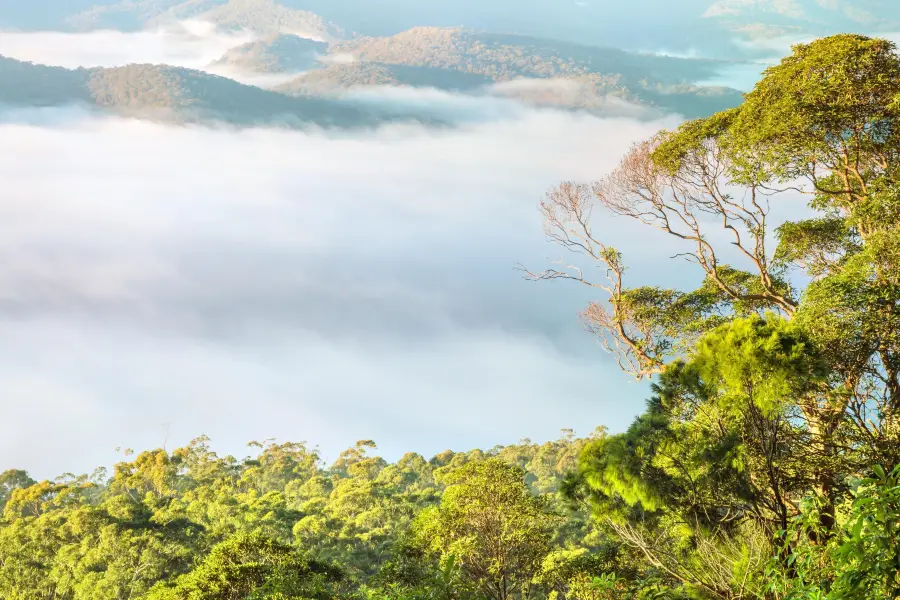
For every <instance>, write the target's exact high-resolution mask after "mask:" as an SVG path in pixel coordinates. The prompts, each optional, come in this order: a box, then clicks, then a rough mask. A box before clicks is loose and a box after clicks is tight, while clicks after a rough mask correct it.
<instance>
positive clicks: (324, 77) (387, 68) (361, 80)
mask: <svg viewBox="0 0 900 600" xmlns="http://www.w3.org/2000/svg"><path fill="white" fill-rule="evenodd" d="M492 82H493V80H492V79H491V78H490V77H487V76H484V75H478V74H476V73H464V72H461V71H457V70H454V69H437V68H431V67H419V66H409V65H391V64H382V63H369V62H366V63H361V62H354V63H351V64H331V65H328V66H327V67H326V68H320V69H315V70H312V71H310V72H308V73H306V74H304V75H303V76H301V77H298V78H297V79H295V80H294V81H291V82H290V83H288V84H285V85H283V86H280V87H279V88H277V90H278V91H282V92H285V93H289V94H293V95H328V94H335V93H340V92H342V91H344V90H348V89H352V88H359V87H367V86H379V85H394V86H397V85H405V86H410V87H431V88H437V89H441V90H446V91H458V92H465V91H472V90H477V89H481V88H484V87H485V86H487V85H490V84H491V83H492Z"/></svg>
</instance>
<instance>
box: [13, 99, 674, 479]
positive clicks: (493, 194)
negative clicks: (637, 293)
mask: <svg viewBox="0 0 900 600" xmlns="http://www.w3.org/2000/svg"><path fill="white" fill-rule="evenodd" d="M488 110H489V109H488ZM673 124H674V122H673V121H671V120H667V121H664V122H650V123H647V122H638V121H633V120H625V119H606V120H602V119H598V118H594V117H589V116H585V115H573V114H567V113H561V112H554V111H539V110H522V112H521V113H520V114H518V115H516V116H515V118H507V119H503V120H498V121H490V120H481V121H479V122H475V123H472V124H469V125H465V126H462V127H459V128H457V129H446V130H428V129H425V128H422V127H411V126H396V127H387V128H383V129H381V130H379V131H376V132H370V133H367V134H353V135H351V134H347V133H345V134H341V135H336V134H325V133H299V132H288V131H280V130H244V131H235V130H230V129H200V128H175V127H172V128H169V127H163V126H159V125H154V124H149V123H144V122H139V121H129V120H119V119H98V118H96V117H92V116H88V115H85V114H83V113H80V112H78V111H75V110H72V111H60V110H53V111H28V112H26V113H18V114H17V115H16V114H13V113H7V114H6V115H5V118H4V122H3V123H2V124H0V146H2V150H0V151H2V152H3V155H4V156H6V157H8V158H7V160H4V161H3V162H2V163H0V178H2V180H3V181H4V194H3V196H2V198H0V253H2V256H3V257H4V260H3V261H0V336H2V337H3V339H4V340H5V344H4V348H3V350H2V351H0V352H2V356H0V379H2V381H3V382H4V400H3V401H4V406H5V414H6V415H7V417H6V418H5V419H4V420H3V423H2V424H0V464H3V465H7V466H18V467H26V468H30V469H32V470H35V471H36V472H37V473H38V474H41V475H52V474H54V473H55V472H58V471H63V470H69V471H75V470H87V469H89V468H90V467H91V466H92V465H94V464H100V463H108V462H110V460H111V450H112V449H113V448H115V447H116V446H131V447H136V448H142V447H155V446H158V445H160V444H161V443H162V442H163V439H164V435H163V432H164V429H165V428H164V426H163V424H164V423H170V424H171V436H170V438H169V445H170V447H171V446H172V445H173V444H177V443H182V442H185V441H187V440H188V439H190V438H191V437H193V436H195V435H199V434H202V433H206V434H209V435H211V436H212V437H213V439H214V440H215V442H216V445H217V447H219V448H220V449H224V450H226V451H232V452H236V453H241V452H243V451H242V450H241V448H242V443H243V442H246V441H249V440H250V439H254V438H262V437H269V436H277V437H279V438H281V439H293V440H298V439H299V440H304V439H305V440H308V441H310V442H311V443H318V444H321V445H322V448H323V450H324V451H325V452H326V454H327V455H329V456H332V457H333V456H334V455H336V453H337V452H338V451H339V450H340V449H342V448H343V447H345V446H348V445H350V444H352V443H353V442H354V441H355V440H356V439H360V438H374V439H375V440H376V441H378V442H380V444H381V447H382V450H383V451H384V452H385V454H387V455H388V456H394V457H396V456H398V455H399V453H401V452H403V451H406V450H410V449H413V450H418V451H420V452H422V453H425V454H428V453H433V452H437V451H440V450H443V449H445V448H447V447H452V448H455V449H464V448H469V447H475V446H492V445H494V444H495V443H498V442H501V443H502V442H513V441H515V440H516V439H518V437H519V436H530V437H532V438H534V439H548V438H552V437H554V434H555V432H556V431H557V430H558V429H559V428H562V427H575V428H576V429H578V430H579V431H581V432H587V431H589V430H591V429H592V428H593V427H594V426H596V425H598V424H606V425H609V426H611V427H613V428H621V427H623V426H624V425H625V424H627V422H628V421H629V419H630V417H631V416H632V415H633V414H634V413H636V412H638V411H640V410H641V407H642V399H643V396H644V395H645V392H646V389H645V388H644V387H642V386H636V385H630V384H629V382H628V379H627V378H626V377H625V376H623V375H622V374H621V373H619V372H618V370H617V369H616V367H615V366H614V364H613V362H612V361H611V359H610V357H608V356H606V355H605V354H603V353H602V352H601V351H600V349H599V347H598V346H597V345H596V343H595V342H594V341H593V340H592V339H591V338H590V336H589V335H587V334H586V333H584V332H583V331H582V330H581V326H580V324H579V322H578V320H577V317H576V314H577V312H578V311H579V309H580V308H582V306H583V304H584V303H585V302H586V301H587V300H588V299H589V295H587V293H586V291H585V290H582V289H579V288H577V287H575V286H565V285H550V284H548V285H538V284H532V283H528V282H525V281H523V279H522V278H521V276H520V274H519V273H517V272H516V271H515V270H514V265H515V264H516V263H518V262H520V261H521V262H524V263H526V264H528V265H529V266H534V267H535V268H541V267H543V266H544V265H546V264H547V259H548V258H556V257H558V256H559V252H558V251H557V250H554V249H553V248H552V247H550V246H548V245H546V244H545V242H544V240H543V235H542V233H541V226H540V222H539V215H538V211H537V209H536V205H537V203H538V201H539V200H540V198H541V196H542V195H543V192H544V191H545V190H546V189H547V188H548V187H549V186H552V185H554V184H556V183H558V182H559V181H561V180H566V179H578V180H584V179H590V178H592V177H595V176H597V175H599V174H602V173H603V172H604V171H606V170H608V169H609V168H610V167H611V166H612V165H613V164H614V163H615V162H616V161H617V160H618V158H619V157H620V155H621V154H622V153H623V152H624V151H625V150H626V149H627V147H628V146H629V145H630V144H631V143H632V142H633V141H634V140H637V139H641V138H645V137H647V136H649V135H650V134H651V133H652V132H654V131H656V130H657V129H658V128H660V127H662V126H671V125H673ZM609 233H610V234H611V235H612V236H613V237H614V239H616V240H617V241H618V242H620V243H621V244H622V245H623V246H624V247H625V249H626V251H627V252H628V255H629V257H630V258H631V259H632V260H633V261H634V263H635V266H636V267H637V268H640V267H641V264H642V263H641V261H642V260H643V258H642V257H646V256H647V255H648V254H649V250H642V248H644V243H643V242H644V237H645V236H646V233H645V232H643V231H642V230H640V229H635V228H633V227H629V226H627V224H625V226H623V224H621V223H619V224H616V225H615V226H614V227H613V226H611V227H610V229H609ZM658 250H663V251H664V252H667V254H666V256H668V255H671V254H674V253H675V249H674V248H668V249H667V248H666V246H665V244H662V245H660V244H659V243H655V245H654V248H653V254H654V255H656V251H658ZM669 250H671V252H670V251H669ZM649 264H652V263H644V265H643V266H645V267H646V266H648V265H649ZM652 271H654V272H656V273H657V274H660V275H663V276H664V277H663V279H666V278H668V279H669V280H670V282H672V281H674V277H673V275H672V273H671V271H672V269H671V267H670V266H669V265H664V266H661V265H657V266H655V267H653V269H652ZM38 438H39V439H41V443H40V444H36V443H35V440H36V439H38Z"/></svg>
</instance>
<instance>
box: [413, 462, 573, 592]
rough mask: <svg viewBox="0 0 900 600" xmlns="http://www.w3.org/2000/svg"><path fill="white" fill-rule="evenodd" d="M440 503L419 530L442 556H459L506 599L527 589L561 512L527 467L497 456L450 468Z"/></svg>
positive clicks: (470, 573) (464, 567) (466, 569)
mask: <svg viewBox="0 0 900 600" xmlns="http://www.w3.org/2000/svg"><path fill="white" fill-rule="evenodd" d="M450 469H451V470H449V471H447V472H446V473H445V474H443V476H442V480H443V482H444V483H445V484H446V485H447V489H446V490H445V491H444V494H443V496H442V497H441V502H440V504H439V505H438V506H436V507H433V508H430V509H427V510H425V511H423V512H422V513H421V514H420V515H419V517H418V518H417V520H416V524H415V527H414V531H415V534H416V536H417V538H418V539H419V540H421V542H422V544H423V545H424V546H425V547H426V548H427V549H428V550H429V551H431V552H433V553H435V554H437V555H438V556H440V557H441V561H442V562H444V563H446V562H447V561H456V560H458V561H459V564H460V568H461V571H462V573H463V575H464V577H465V579H466V580H467V581H468V582H469V583H470V584H471V585H472V586H474V587H475V588H477V589H478V590H479V591H480V592H481V593H482V594H483V595H484V596H486V597H488V598H493V599H495V600H504V599H506V598H508V597H509V596H510V594H513V593H515V592H517V591H519V590H524V589H527V587H528V586H529V585H530V583H531V581H532V579H534V577H535V575H536V574H537V573H538V570H539V568H540V564H541V561H542V560H543V558H544V557H545V556H546V555H547V553H548V552H549V550H550V547H551V540H552V535H553V526H554V521H555V520H556V518H555V515H553V514H552V513H551V512H550V506H549V504H548V502H547V499H546V498H542V497H539V496H535V495H533V494H532V493H531V491H530V490H529V489H528V486H526V484H525V472H524V471H522V470H521V469H519V468H518V467H516V466H512V465H509V464H507V463H505V462H503V461H502V460H500V459H497V458H489V459H487V460H484V461H477V462H470V463H468V464H466V465H464V466H462V467H459V468H455V469H453V468H450Z"/></svg>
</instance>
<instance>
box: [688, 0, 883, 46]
mask: <svg viewBox="0 0 900 600" xmlns="http://www.w3.org/2000/svg"><path fill="white" fill-rule="evenodd" d="M702 16H703V18H704V20H706V21H709V22H711V23H714V24H715V26H716V28H718V29H721V30H723V31H730V32H732V33H733V34H734V35H735V36H736V37H738V39H742V40H743V41H744V42H745V43H748V45H745V49H747V51H749V52H754V51H755V52H756V53H757V54H760V55H769V56H771V54H772V51H773V50H781V51H784V50H786V48H783V46H784V45H786V44H787V43H788V42H789V41H794V42H796V41H801V40H805V39H813V38H816V37H821V36H825V35H831V34H834V33H845V32H858V33H866V34H869V35H877V34H878V33H879V32H894V31H897V30H898V29H900V2H898V1H897V0H716V1H715V2H713V3H712V4H711V5H710V6H709V7H708V8H707V10H706V11H705V12H704V13H703V15H702ZM780 40H783V41H782V43H781V44H779V43H778V42H779V41H780Z"/></svg>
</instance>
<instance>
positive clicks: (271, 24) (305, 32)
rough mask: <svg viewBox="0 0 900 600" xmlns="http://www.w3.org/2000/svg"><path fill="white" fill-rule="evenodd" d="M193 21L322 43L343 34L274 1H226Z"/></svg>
mask: <svg viewBox="0 0 900 600" xmlns="http://www.w3.org/2000/svg"><path fill="white" fill-rule="evenodd" d="M197 18H199V19H202V20H204V21H210V22H212V23H215V24H216V25H218V26H220V27H225V28H233V29H250V30H252V31H255V32H257V33H261V34H264V35H271V34H276V33H291V34H295V35H299V36H302V37H306V38H310V39H313V40H318V41H322V42H331V41H336V40H338V39H340V38H341V37H342V35H343V31H342V30H341V29H340V28H339V27H338V26H337V25H335V24H333V23H329V22H327V21H325V20H324V19H323V18H322V17H320V16H319V15H317V14H315V13H312V12H309V11H306V10H299V9H295V8H289V7H287V6H285V5H283V4H279V3H277V2H275V0H229V2H228V3H227V4H223V5H222V6H218V7H216V8H213V9H211V10H209V11H207V12H203V13H201V14H199V15H198V16H197Z"/></svg>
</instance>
